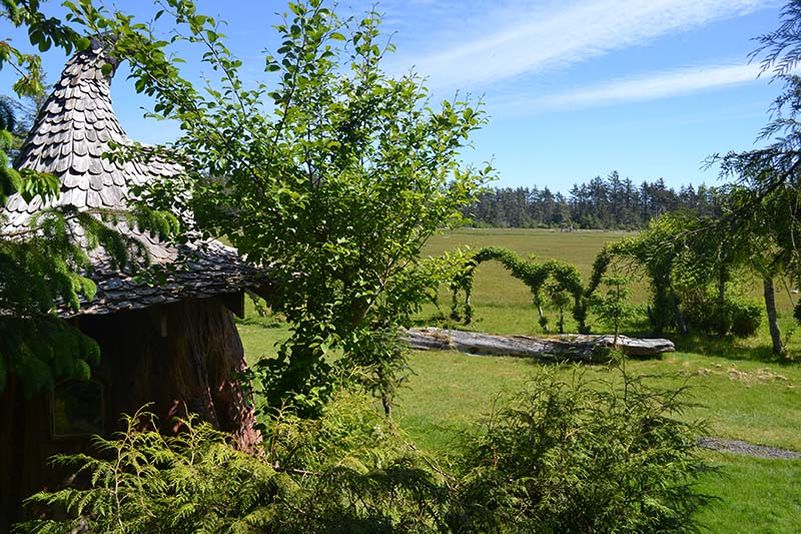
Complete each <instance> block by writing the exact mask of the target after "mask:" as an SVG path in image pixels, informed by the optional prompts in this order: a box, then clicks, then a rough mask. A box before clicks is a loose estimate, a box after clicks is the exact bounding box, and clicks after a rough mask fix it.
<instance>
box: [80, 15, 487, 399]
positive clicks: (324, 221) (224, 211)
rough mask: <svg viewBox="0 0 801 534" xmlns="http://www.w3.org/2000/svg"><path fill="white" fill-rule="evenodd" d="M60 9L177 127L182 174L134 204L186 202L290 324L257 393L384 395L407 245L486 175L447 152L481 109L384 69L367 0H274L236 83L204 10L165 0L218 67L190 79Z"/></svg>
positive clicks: (181, 33) (116, 28)
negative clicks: (358, 391) (280, 9)
mask: <svg viewBox="0 0 801 534" xmlns="http://www.w3.org/2000/svg"><path fill="white" fill-rule="evenodd" d="M70 7H71V9H72V11H71V14H70V17H69V20H70V21H72V22H73V23H75V24H80V25H82V26H83V27H85V28H88V29H89V30H90V31H91V32H93V33H98V34H105V33H107V32H112V33H113V34H114V35H115V39H114V41H113V42H111V43H109V45H110V46H111V47H112V49H113V51H114V54H115V55H117V57H118V58H119V59H121V60H128V62H129V63H130V65H131V69H132V76H133V78H134V79H135V81H136V88H137V90H139V91H141V92H144V93H146V94H148V95H151V96H152V97H153V98H154V99H155V101H156V104H155V106H154V113H155V114H156V115H158V116H162V117H167V118H171V119H174V120H177V121H178V122H179V124H180V127H181V131H182V132H183V135H182V136H181V137H180V138H179V139H178V140H177V141H176V142H175V143H174V144H173V145H172V147H171V149H172V150H171V152H172V153H173V156H172V157H176V158H180V159H182V160H185V161H184V163H185V166H186V169H187V173H186V175H185V176H182V177H180V178H178V179H174V180H168V181H166V182H164V183H161V184H159V185H158V187H156V188H153V189H152V190H151V191H149V192H148V193H147V194H146V195H145V196H146V198H147V201H148V203H149V205H151V206H154V207H159V208H170V209H172V211H174V212H183V211H188V212H191V213H192V214H193V215H194V218H193V220H194V221H196V223H197V226H196V229H197V230H199V231H202V232H204V233H206V234H209V235H214V236H219V235H225V236H228V238H229V239H230V240H231V242H232V243H233V244H234V245H235V246H236V247H237V248H238V249H239V251H240V252H241V253H242V254H245V255H247V257H248V258H249V259H250V260H252V261H254V262H261V263H264V264H265V266H266V265H269V269H270V273H271V275H272V278H273V280H274V281H275V288H276V294H275V298H274V300H273V301H272V302H271V306H272V307H273V308H274V309H275V310H277V311H280V312H281V313H283V314H284V315H285V316H286V318H287V320H288V321H289V323H290V325H291V329H292V335H291V337H290V338H289V339H288V340H287V341H286V342H285V343H283V344H282V345H281V347H280V349H279V355H278V358H276V359H273V360H265V361H262V362H260V363H259V364H258V365H257V366H255V376H254V379H255V383H256V384H257V387H258V388H259V389H260V390H261V391H262V392H263V393H264V395H265V396H266V398H267V399H268V401H269V405H270V406H273V407H278V406H283V405H286V404H287V403H290V404H292V405H294V406H295V407H296V408H297V409H299V410H301V411H303V412H305V413H309V414H312V413H315V412H316V411H319V409H320V407H321V406H322V404H323V403H324V401H325V399H326V398H327V397H328V396H330V394H331V392H332V391H333V380H332V376H333V375H342V374H345V375H348V376H357V377H360V380H361V381H362V382H363V384H364V385H366V386H367V387H368V388H369V389H370V390H372V391H373V392H375V393H376V394H377V395H378V396H380V397H382V400H383V401H384V403H385V405H387V406H390V405H391V397H392V393H393V391H394V390H395V388H396V387H397V385H398V384H399V380H400V379H402V375H403V369H405V353H404V351H403V350H401V348H400V347H399V346H398V345H397V343H396V338H397V331H398V328H399V327H401V326H403V325H405V324H407V323H408V322H409V318H410V315H411V314H412V313H413V312H414V311H415V310H416V309H417V308H418V307H419V306H420V304H421V303H422V302H423V301H424V300H425V299H426V298H427V288H428V287H429V286H430V283H429V281H428V280H426V277H425V276H423V274H425V273H431V272H432V271H431V270H429V269H427V268H425V267H423V266H421V261H420V260H419V259H418V258H419V253H420V251H421V249H422V247H423V245H424V244H425V243H426V241H427V240H428V238H429V237H430V236H431V235H432V234H434V233H435V232H437V231H438V230H440V229H443V228H447V227H448V226H450V225H452V224H454V223H457V222H458V221H459V220H460V217H461V216H460V208H461V207H463V206H464V205H465V204H466V203H468V202H470V201H471V200H472V199H473V198H474V196H475V194H476V193H477V192H478V190H479V187H480V186H481V184H482V183H483V182H484V181H485V180H486V179H487V178H488V177H489V176H490V174H491V172H492V171H491V169H490V168H484V169H480V170H476V169H472V168H466V167H463V166H461V165H460V164H459V154H460V153H461V151H462V150H464V149H465V147H466V144H467V142H468V139H469V136H470V134H471V133H472V132H473V131H474V130H476V129H477V128H478V127H479V126H481V124H482V123H483V122H484V116H483V113H482V112H481V111H480V109H478V108H476V107H474V106H473V105H471V104H470V103H469V102H467V101H466V100H464V99H461V98H455V99H453V100H450V101H444V102H442V103H441V104H440V105H439V106H435V105H433V103H432V102H431V101H430V96H429V94H428V91H427V90H426V89H425V87H424V86H423V84H422V82H421V79H420V78H418V77H417V76H416V75H414V74H413V73H412V74H408V75H404V76H400V77H398V78H391V77H388V76H387V75H386V74H385V73H384V72H383V71H382V68H381V64H382V62H383V60H384V58H385V56H386V54H387V53H389V52H391V51H392V46H391V45H387V44H386V41H384V40H383V39H382V37H381V35H380V31H379V23H380V17H379V16H378V14H377V13H375V12H369V13H366V14H365V16H364V17H363V18H360V19H347V20H343V19H340V18H339V17H338V16H337V15H336V14H335V13H334V12H332V11H331V9H329V7H327V6H326V5H325V3H324V2H322V1H321V0H308V1H303V2H298V3H290V4H289V12H288V13H287V14H285V16H284V21H283V22H282V23H281V24H279V25H277V27H276V30H277V32H278V33H279V36H280V40H281V46H280V47H279V48H278V49H277V50H276V51H275V54H274V55H267V56H266V57H265V63H264V64H265V81H264V83H262V84H259V85H257V86H256V87H255V88H248V87H249V86H248V87H246V85H245V84H244V83H243V82H242V81H241V78H240V76H239V69H240V67H241V62H240V61H239V60H238V59H236V58H234V57H233V56H232V55H231V53H230V51H229V50H228V49H227V48H226V46H225V44H224V37H223V35H222V34H221V33H220V30H219V22H218V21H217V20H215V19H213V18H210V17H206V16H204V15H201V14H199V13H198V12H197V11H196V8H195V5H194V3H193V2H190V1H185V0H168V1H165V2H164V4H163V7H164V11H160V12H159V15H161V14H166V16H170V17H172V18H173V20H174V22H175V24H174V26H175V31H176V35H175V37H174V38H173V41H187V42H189V43H190V44H192V45H195V46H198V47H200V48H201V49H202V51H203V62H204V64H205V65H206V66H208V67H210V68H211V71H212V72H216V73H218V74H219V79H218V80H214V81H213V82H210V83H209V85H208V86H207V87H205V88H203V90H199V89H196V88H195V87H194V86H193V85H192V84H191V83H190V82H188V81H187V80H185V79H184V78H182V77H181V75H180V72H179V70H178V69H177V66H176V65H178V63H176V62H175V61H173V60H172V59H170V58H169V56H168V46H169V43H167V42H165V41H161V40H159V39H157V38H156V36H154V35H153V34H151V33H150V28H149V27H148V26H147V25H143V24H139V23H137V22H135V21H134V20H133V19H132V18H131V17H130V16H127V15H124V14H121V13H114V14H108V13H105V12H103V11H101V10H96V9H94V8H93V7H92V6H91V5H90V3H89V2H82V3H81V4H80V5H77V6H75V5H72V6H70ZM184 154H191V155H192V157H191V158H183V157H182V155H184ZM176 199H179V200H180V201H181V202H182V203H181V204H180V205H177V204H176ZM185 199H189V200H188V201H186V202H184V200H185ZM333 354H341V355H342V357H339V358H338V359H337V360H336V363H334V361H333V359H334V358H333Z"/></svg>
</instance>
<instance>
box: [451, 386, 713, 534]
mask: <svg viewBox="0 0 801 534" xmlns="http://www.w3.org/2000/svg"><path fill="white" fill-rule="evenodd" d="M682 408H683V404H682V402H681V400H680V392H678V393H677V392H670V391H657V390H654V389H650V388H648V387H646V386H645V385H644V384H643V383H642V381H641V380H640V379H636V378H630V377H627V376H626V375H625V373H624V374H623V383H622V384H616V385H612V384H601V385H599V384H590V383H589V382H587V381H585V380H584V379H583V378H582V376H581V375H574V377H573V379H572V381H566V382H565V381H560V380H558V379H557V378H556V377H555V375H554V374H553V372H544V373H543V375H542V376H540V377H538V378H537V379H536V380H535V381H533V382H531V383H530V385H529V387H528V389H526V390H525V391H524V392H522V393H521V394H520V395H519V396H518V397H517V398H516V399H515V400H514V401H513V402H512V404H511V405H510V406H508V407H506V408H504V409H502V410H500V411H499V412H498V413H495V414H493V416H492V417H491V418H490V421H489V423H488V426H487V430H486V433H485V434H484V435H483V436H481V437H480V438H479V439H478V440H477V441H476V442H475V443H474V444H473V446H472V448H471V450H470V453H469V455H468V457H467V462H468V466H469V468H468V469H467V473H466V475H465V476H464V478H463V485H462V487H461V488H460V491H459V493H460V495H459V496H460V502H461V515H460V516H458V520H460V521H461V523H460V525H459V527H460V528H461V530H464V531H471V532H613V531H614V532H668V531H670V532H674V531H675V532H681V531H692V530H694V529H695V528H696V523H695V521H694V519H693V513H694V512H695V511H696V510H697V509H698V508H699V507H700V506H702V505H703V504H704V503H705V502H706V501H707V500H708V499H707V497H705V496H703V495H701V494H699V493H698V492H697V490H696V489H695V486H694V483H695V481H696V480H697V478H698V476H699V475H700V474H701V473H703V472H705V471H706V470H707V469H708V468H707V467H706V465H705V464H704V462H703V461H702V460H701V458H700V457H699V456H698V455H697V452H696V451H697V445H696V436H697V435H698V432H699V431H700V430H701V429H700V427H699V426H698V425H696V424H688V423H683V422H679V421H677V420H676V419H674V416H675V415H676V413H677V412H680V411H681V410H682Z"/></svg>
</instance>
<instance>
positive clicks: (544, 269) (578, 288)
mask: <svg viewBox="0 0 801 534" xmlns="http://www.w3.org/2000/svg"><path fill="white" fill-rule="evenodd" d="M490 260H494V261H497V262H499V263H500V264H501V265H503V266H504V267H505V268H506V270H508V271H509V273H510V274H511V275H512V276H513V277H515V278H516V279H518V280H520V281H521V282H523V283H524V284H526V286H528V288H529V290H530V291H531V297H532V302H533V304H534V306H535V308H536V310H537V315H538V317H539V324H540V326H541V327H542V328H543V329H544V330H546V331H547V330H548V328H549V326H548V318H547V317H546V316H545V312H544V311H543V305H544V304H545V297H548V298H550V300H551V302H555V303H557V307H559V309H560V317H561V310H562V309H563V307H564V305H565V304H564V303H563V302H562V299H561V297H564V296H566V295H569V296H570V298H572V300H573V310H572V311H573V318H574V319H575V320H576V322H577V323H578V325H579V331H580V332H586V331H588V328H587V325H586V318H587V302H586V301H587V297H588V294H587V292H586V290H585V288H584V285H583V284H582V281H581V273H579V271H578V269H576V268H575V267H574V266H573V265H571V264H569V263H565V262H563V261H559V260H547V261H544V262H535V261H534V260H533V259H528V260H526V259H523V258H521V257H520V256H518V255H517V254H515V253H514V252H513V251H511V250H509V249H506V248H502V247H485V248H482V249H480V250H479V251H478V252H476V253H475V254H474V255H472V256H465V261H464V262H463V263H462V264H461V266H460V268H458V269H455V270H454V272H453V275H452V277H451V279H450V282H449V289H450V290H451V319H453V320H457V321H458V320H461V321H462V322H463V324H466V325H467V324H470V323H471V322H472V320H473V308H472V306H471V303H470V298H471V295H472V287H473V279H474V277H475V270H476V267H478V266H479V265H480V264H482V263H484V262H486V261H490ZM546 284H547V285H546ZM460 295H463V298H460ZM560 302H561V305H560V304H559V303H560ZM559 328H560V331H561V330H563V329H564V318H563V317H562V318H561V319H560V321H559Z"/></svg>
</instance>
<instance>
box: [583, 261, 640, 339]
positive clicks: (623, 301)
mask: <svg viewBox="0 0 801 534" xmlns="http://www.w3.org/2000/svg"><path fill="white" fill-rule="evenodd" d="M630 284H631V280H629V279H628V278H626V277H624V276H606V277H604V279H603V285H604V286H606V294H605V295H603V296H600V295H599V296H596V298H595V299H594V301H593V308H594V309H595V312H596V313H597V314H598V316H599V317H600V318H601V320H602V321H603V322H605V323H606V324H607V326H608V327H609V328H611V329H612V332H613V334H614V340H613V341H612V346H613V347H614V348H617V340H618V336H619V335H620V327H621V325H622V324H623V322H624V321H626V320H627V319H629V318H631V317H632V315H633V313H634V309H633V308H632V306H631V305H630V304H629V302H628V299H629V295H630V294H631V289H630Z"/></svg>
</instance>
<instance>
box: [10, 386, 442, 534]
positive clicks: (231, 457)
mask: <svg viewBox="0 0 801 534" xmlns="http://www.w3.org/2000/svg"><path fill="white" fill-rule="evenodd" d="M156 428H157V427H156V426H155V424H154V419H153V417H152V416H150V415H148V414H145V413H140V414H137V415H135V416H133V417H130V418H127V430H126V431H125V432H122V433H120V434H119V435H118V436H116V437H115V439H112V440H103V439H100V438H97V439H96V446H97V449H98V452H99V453H100V454H99V457H98V458H93V457H90V456H86V455H82V454H79V455H71V456H58V457H56V459H55V461H56V462H57V463H59V464H62V465H72V466H75V467H76V468H77V469H78V470H79V471H80V472H83V474H84V475H86V476H85V478H86V480H88V481H90V482H89V483H88V487H74V488H67V489H64V490H60V491H56V492H52V493H49V492H42V493H39V494H37V495H34V496H33V497H31V498H30V499H29V500H28V505H29V506H34V507H37V508H46V509H47V508H49V509H51V510H54V509H56V510H61V512H62V513H61V514H59V515H64V516H66V518H64V519H37V520H34V521H31V522H28V523H26V524H23V525H20V526H19V527H18V530H19V531H22V532H114V533H123V532H124V533H160V532H164V533H167V532H169V533H190V532H191V533H195V532H208V533H218V532H238V533H245V532H254V533H255V532H282V533H283V532H288V533H292V532H303V533H309V532H393V531H397V532H430V531H436V530H437V529H438V528H439V526H438V525H439V524H440V523H441V522H442V520H441V519H440V517H445V510H446V506H445V505H444V503H445V502H446V499H445V496H446V494H445V493H444V492H443V490H442V486H441V477H439V475H437V474H436V473H435V472H433V471H432V470H431V469H429V468H428V465H429V464H428V463H426V462H424V461H423V458H422V456H421V454H419V453H417V452H415V451H414V450H412V449H410V448H409V447H408V446H406V442H405V440H403V439H402V436H400V435H399V434H397V433H395V432H392V431H391V430H390V429H389V428H388V427H387V426H386V421H385V420H384V419H383V418H382V417H380V416H379V415H378V413H377V412H376V411H375V410H374V409H373V406H372V403H371V402H370V400H369V399H368V398H367V397H364V396H354V395H349V394H340V395H339V396H338V397H337V398H336V399H335V400H334V401H333V402H332V403H330V404H329V405H328V406H327V407H326V409H325V411H324V414H323V416H322V417H321V418H319V419H315V420H301V419H298V418H297V417H287V418H283V417H276V418H275V419H274V420H273V421H272V422H271V424H270V425H269V426H268V431H267V432H268V433H267V437H268V439H267V440H266V441H265V448H264V453H263V455H262V456H251V455H248V454H245V453H242V452H238V451H236V450H234V449H233V448H231V447H230V446H229V444H228V438H227V436H225V435H224V434H221V433H219V432H217V431H215V430H213V429H212V428H211V427H210V426H209V425H208V424H206V423H200V422H198V421H197V420H196V419H194V418H190V419H189V420H187V421H185V428H184V432H183V433H182V434H180V435H179V436H172V437H169V436H162V435H160V434H159V433H158V432H156V430H155V429H156Z"/></svg>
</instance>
